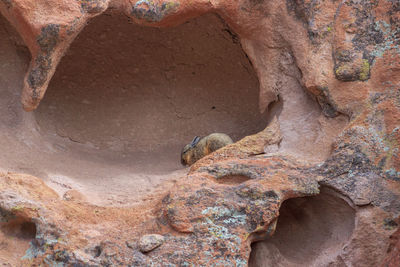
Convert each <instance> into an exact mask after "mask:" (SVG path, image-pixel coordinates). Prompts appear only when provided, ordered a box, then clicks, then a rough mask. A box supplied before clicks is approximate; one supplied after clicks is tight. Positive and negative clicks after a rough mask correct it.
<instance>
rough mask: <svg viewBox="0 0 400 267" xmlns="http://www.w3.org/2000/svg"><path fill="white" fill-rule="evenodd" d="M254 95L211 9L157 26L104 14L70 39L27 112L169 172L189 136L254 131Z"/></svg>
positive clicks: (251, 80)
mask: <svg viewBox="0 0 400 267" xmlns="http://www.w3.org/2000/svg"><path fill="white" fill-rule="evenodd" d="M258 92H259V89H258V80H257V77H256V75H255V73H254V71H253V70H252V67H251V65H250V63H249V61H248V59H247V58H246V55H245V53H244V52H243V50H242V49H241V46H240V44H239V43H238V41H237V39H236V38H235V36H232V34H231V31H230V30H229V29H228V28H227V26H226V25H225V24H224V23H223V21H222V20H221V19H220V18H219V17H217V16H216V15H212V14H209V15H206V16H204V17H201V18H198V19H195V20H192V21H189V22H187V23H185V24H183V25H181V26H178V27H174V28H169V29H158V28H149V27H142V26H137V25H134V24H132V23H130V22H129V19H128V18H126V17H124V16H123V15H120V14H112V13H108V14H105V15H102V16H100V17H98V18H96V19H94V21H92V22H91V23H90V24H89V25H88V26H87V27H86V28H85V29H84V31H83V32H82V33H81V34H80V35H79V37H78V38H77V40H75V41H74V43H73V45H72V46H71V48H70V49H69V52H68V53H67V55H66V56H65V57H64V58H63V60H62V62H61V64H60V65H59V66H58V69H57V72H56V74H55V75H54V77H53V79H52V81H51V83H50V86H49V88H48V91H47V94H46V97H45V99H44V100H43V102H42V103H41V105H40V107H39V109H38V110H37V112H36V114H35V115H36V119H37V122H38V124H39V126H40V129H41V130H42V131H43V132H46V133H51V134H54V135H57V136H60V137H63V138H67V139H69V140H71V141H73V142H76V143H79V144H83V145H86V146H88V147H92V148H93V150H96V153H101V152H102V151H107V152H110V151H114V152H115V153H114V158H115V159H118V158H119V159H121V160H123V161H126V160H125V158H127V157H128V158H129V159H130V164H132V165H136V166H137V167H138V168H139V169H143V170H146V171H148V172H154V171H160V170H161V171H162V170H167V171H170V170H174V169H179V168H181V166H180V160H179V156H180V151H181V149H182V147H183V146H184V145H185V144H186V143H188V142H190V141H191V140H192V139H193V137H194V136H196V135H197V136H204V135H208V134H210V133H213V132H223V133H226V134H228V135H230V136H231V137H232V138H233V139H235V140H238V139H240V138H242V137H244V136H246V135H249V134H253V133H256V132H257V131H259V130H262V129H263V128H264V127H265V121H266V119H264V117H265V116H264V115H263V114H260V113H259V112H258V111H257V110H258V109H257V103H258Z"/></svg>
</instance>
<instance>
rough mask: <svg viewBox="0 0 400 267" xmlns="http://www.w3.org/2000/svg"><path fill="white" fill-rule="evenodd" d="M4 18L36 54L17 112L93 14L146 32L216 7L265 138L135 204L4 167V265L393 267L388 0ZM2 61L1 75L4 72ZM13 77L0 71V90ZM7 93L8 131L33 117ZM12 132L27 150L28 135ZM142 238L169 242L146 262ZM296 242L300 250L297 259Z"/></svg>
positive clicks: (96, 4) (393, 69) (395, 165)
mask: <svg viewBox="0 0 400 267" xmlns="http://www.w3.org/2000/svg"><path fill="white" fill-rule="evenodd" d="M106 10H111V11H112V12H111V13H107V12H109V11H106ZM0 11H1V14H2V15H3V16H4V17H5V18H6V19H7V20H8V21H9V23H10V24H11V25H12V26H13V27H15V29H16V31H17V32H18V33H19V35H20V37H21V38H22V40H23V42H22V43H21V42H15V46H16V47H20V49H19V51H25V49H24V48H23V46H24V45H26V46H27V47H28V49H29V51H30V54H31V60H30V65H29V68H28V70H27V72H26V75H25V78H24V80H23V91H22V104H23V106H24V108H25V110H27V111H31V110H34V109H35V108H36V107H37V106H38V105H39V103H40V101H41V100H42V98H43V97H44V96H45V92H46V89H47V87H48V85H49V83H50V80H51V78H52V77H53V74H54V73H55V71H56V67H57V65H58V63H59V62H60V60H61V58H62V56H63V55H64V54H65V53H66V51H67V50H68V48H69V46H70V44H71V43H72V42H73V41H74V39H75V38H76V37H77V35H78V34H79V33H80V32H81V31H82V29H83V28H84V27H85V25H86V23H87V22H89V21H90V20H91V19H93V18H94V17H95V16H98V15H100V14H102V15H100V16H129V17H130V19H131V20H132V21H133V22H135V23H137V24H143V25H147V26H155V27H169V26H177V25H179V24H182V23H184V22H186V21H187V20H189V19H192V18H195V17H199V16H201V15H204V14H205V13H215V14H217V15H218V16H219V17H220V18H222V20H223V21H224V22H225V23H226V24H227V25H228V26H229V27H227V28H226V30H227V31H228V32H229V35H230V36H231V39H232V42H236V43H238V42H240V45H241V47H242V49H243V51H244V52H245V53H246V55H247V56H248V58H249V60H250V61H251V63H252V66H253V67H254V69H255V71H256V73H257V76H258V79H259V83H260V92H259V109H260V111H264V110H265V109H266V108H268V114H267V115H266V116H267V118H266V119H267V121H268V124H267V125H265V126H266V128H265V130H264V131H261V132H259V133H258V134H254V135H250V136H247V137H245V138H244V139H242V140H240V141H239V142H237V143H235V144H232V145H229V146H227V147H224V148H223V149H221V150H219V151H217V152H215V153H213V154H211V155H209V156H207V157H205V158H204V159H202V160H200V161H198V162H197V163H196V164H194V165H193V166H192V168H191V169H190V170H189V172H188V173H187V174H186V173H185V174H184V175H182V177H179V178H176V177H175V180H170V181H169V182H166V184H168V183H169V185H168V186H165V187H163V190H158V191H153V192H152V193H151V194H149V201H147V202H139V203H138V204H136V205H131V206H130V205H127V206H126V207H116V206H100V205H95V204H93V202H91V201H90V198H88V199H85V197H81V196H80V195H79V193H76V192H74V191H70V192H69V194H66V195H65V197H64V199H63V198H62V196H60V195H59V194H58V193H57V192H56V191H54V190H53V189H51V188H50V187H49V186H48V185H47V184H45V183H44V182H43V181H42V180H41V179H39V178H36V177H33V176H29V175H27V174H13V173H7V174H2V175H1V176H0V248H1V250H0V260H1V261H2V262H4V263H5V264H9V265H10V266H15V265H21V264H26V265H35V264H36V265H39V264H42V263H46V264H48V265H56V264H63V263H64V264H67V265H74V264H76V265H77V266H82V265H83V266H84V265H85V264H90V265H99V266H118V265H132V266H146V265H154V266H160V265H179V266H190V265H192V264H194V265H200V266H211V265H214V266H245V265H247V264H248V263H250V265H253V266H263V265H268V264H269V265H273V266H304V262H307V264H308V265H309V266H321V265H322V266H324V265H330V266H379V265H383V266H398V265H399V240H398V237H399V230H398V224H399V213H400V158H399V157H400V128H399V127H400V102H399V99H400V32H399V29H400V5H399V3H398V1H390V0H378V1H372V0H371V1H367V0H360V1H333V0H332V1H331V0H325V1H323V0H317V1H308V0H304V1H300V0H286V1H278V0H273V1H262V0H261V1H259V0H239V1H231V0H222V1H214V0H193V1H184V0H182V1H164V0H152V1H150V0H141V1H133V0H109V1H107V0H97V1H96V0H93V1H83V0H81V1H48V0H39V1H30V0H2V1H0ZM122 13H124V14H122ZM10 35H12V34H10ZM10 38H11V39H12V38H14V37H13V36H11V37H10ZM0 45H7V44H2V43H0ZM21 47H22V48H21ZM21 54H24V52H21ZM1 56H2V57H3V56H4V58H7V55H6V54H5V55H1ZM8 60H9V61H10V62H11V63H12V64H11V63H10V64H9V65H7V64H8V62H4V63H3V62H1V63H2V66H1V67H2V73H6V71H7V69H8V68H10V67H12V66H13V64H14V63H13V62H14V61H15V59H12V58H8ZM13 60H14V61H13ZM93 67H94V68H96V66H93ZM21 69H23V68H22V67H21V68H19V71H20V72H21ZM13 77H14V76H13ZM13 77H11V76H10V77H8V76H7V77H4V78H3V77H1V79H4V82H5V83H4V84H6V85H5V87H7V86H8V85H7V84H9V83H8V82H10V81H12V80H13V79H17V78H18V75H15V77H14V78H13ZM19 83H21V81H20V82H19ZM10 84H11V83H10ZM14 84H18V81H16V82H15V83H14ZM10 88H11V89H13V90H14V91H16V90H18V88H14V87H10ZM10 88H8V87H7V88H6V89H7V90H4V95H5V98H3V97H2V98H1V99H0V101H1V104H2V106H1V107H0V108H1V110H2V113H3V114H4V115H2V116H1V123H2V125H1V127H2V129H4V131H6V130H7V129H11V128H12V127H14V126H15V124H17V122H18V121H22V122H26V123H27V122H29V120H28V118H29V117H28V116H22V115H21V116H19V113H12V111H14V109H12V108H10V107H13V105H14V103H12V102H7V101H8V100H7V99H12V97H13V94H12V93H10V92H11V91H10V90H8V89H10ZM2 89H3V88H2ZM2 92H3V91H2ZM14 94H15V93H14ZM3 111H4V112H3ZM13 125H14V126H13ZM32 125H34V124H32ZM33 128H34V127H33ZM32 133H33V134H32V135H39V134H38V133H37V132H35V131H32ZM18 134H19V135H18V138H20V139H19V140H22V141H21V143H27V144H28V145H29V146H30V149H32V151H35V150H34V149H35V143H32V142H29V140H32V139H29V138H32V137H31V136H30V135H29V131H28V132H25V133H20V132H18ZM43 138H45V136H44V137H43ZM3 152H4V153H10V154H12V149H9V151H3ZM156 164H157V163H156ZM0 167H2V168H3V169H7V168H8V166H0ZM28 170H29V169H28ZM27 172H28V173H29V171H27ZM133 184H134V182H133ZM171 184H173V186H171ZM131 186H132V188H133V187H134V185H131ZM128 188H129V187H128ZM69 189H71V188H69ZM105 192H106V191H105ZM280 214H281V215H280ZM338 217H339V218H338ZM340 217H345V219H343V220H340ZM326 218H332V219H331V220H326ZM310 228H311V229H310ZM316 228H318V229H316ZM290 229H302V230H301V231H296V232H295V233H292V234H291V233H290V232H289V231H291V230H290ZM143 233H158V234H161V235H163V236H164V238H165V241H164V244H163V245H162V246H160V247H157V248H155V249H154V250H152V251H150V252H148V253H147V254H143V253H141V252H140V251H139V248H137V247H135V245H132V244H135V243H137V242H138V240H139V238H140V237H141V236H142V235H143ZM274 233H275V235H274ZM293 235H294V237H297V238H299V239H302V240H304V242H306V243H307V244H308V245H307V246H304V247H302V248H301V249H300V250H296V247H295V246H294V245H295V244H296V243H293V242H294V241H297V242H298V240H296V239H293ZM252 243H253V245H251V244H252ZM286 243H290V244H286ZM299 246H301V244H299ZM318 247H321V248H322V250H323V252H318V251H316V248H318ZM251 250H252V251H251ZM271 255H273V256H274V257H271Z"/></svg>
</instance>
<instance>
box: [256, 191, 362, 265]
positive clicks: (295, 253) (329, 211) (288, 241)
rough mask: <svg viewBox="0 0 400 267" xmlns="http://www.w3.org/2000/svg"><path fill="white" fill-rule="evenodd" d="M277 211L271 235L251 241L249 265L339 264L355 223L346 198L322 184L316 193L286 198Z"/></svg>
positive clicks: (352, 211)
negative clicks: (309, 195)
mask: <svg viewBox="0 0 400 267" xmlns="http://www.w3.org/2000/svg"><path fill="white" fill-rule="evenodd" d="M279 213H280V215H279V217H278V222H277V226H276V232H275V233H274V235H273V236H272V237H270V238H268V239H267V240H264V241H259V242H255V243H253V244H252V251H251V255H250V260H249V266H251V267H256V266H257V267H264V266H265V267H266V266H285V267H286V266H328V265H329V264H333V265H334V266H339V265H340V263H339V262H336V261H337V260H338V259H337V255H338V254H339V253H340V251H341V250H342V249H343V247H344V245H345V244H346V242H347V241H348V240H349V239H350V237H351V235H352V233H353V230H354V224H355V210H354V209H353V208H352V206H351V205H350V204H349V203H348V202H347V200H346V199H345V198H343V197H342V196H341V195H339V194H338V193H336V192H334V191H332V190H330V189H328V188H323V189H322V190H321V194H320V195H318V196H314V197H304V198H294V199H289V200H286V201H285V202H284V203H283V204H282V206H281V208H280V210H279ZM334 263H336V264H337V265H336V264H334Z"/></svg>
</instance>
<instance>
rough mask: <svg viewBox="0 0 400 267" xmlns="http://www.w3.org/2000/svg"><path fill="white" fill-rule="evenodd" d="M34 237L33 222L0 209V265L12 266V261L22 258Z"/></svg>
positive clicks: (34, 228)
mask: <svg viewBox="0 0 400 267" xmlns="http://www.w3.org/2000/svg"><path fill="white" fill-rule="evenodd" d="M35 237H36V225H35V224H34V223H33V222H31V221H30V220H29V219H25V218H21V217H18V216H15V215H14V214H12V213H11V212H8V211H5V210H3V209H1V208H0V262H1V263H3V264H6V263H8V264H14V260H17V259H19V258H21V257H22V256H24V254H25V251H26V250H27V249H28V248H29V246H30V242H31V241H32V240H33V239H34V238H35ZM6 266H8V265H6ZM10 266H11V265H10ZM12 266H16V265H12Z"/></svg>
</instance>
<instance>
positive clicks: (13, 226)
mask: <svg viewBox="0 0 400 267" xmlns="http://www.w3.org/2000/svg"><path fill="white" fill-rule="evenodd" d="M0 230H1V232H2V233H3V234H4V235H5V236H8V237H11V238H17V239H22V240H32V239H34V238H35V237H36V225H35V224H34V223H33V222H31V221H29V220H26V219H24V218H21V217H16V218H13V219H10V220H5V222H3V223H1V222H0Z"/></svg>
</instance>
